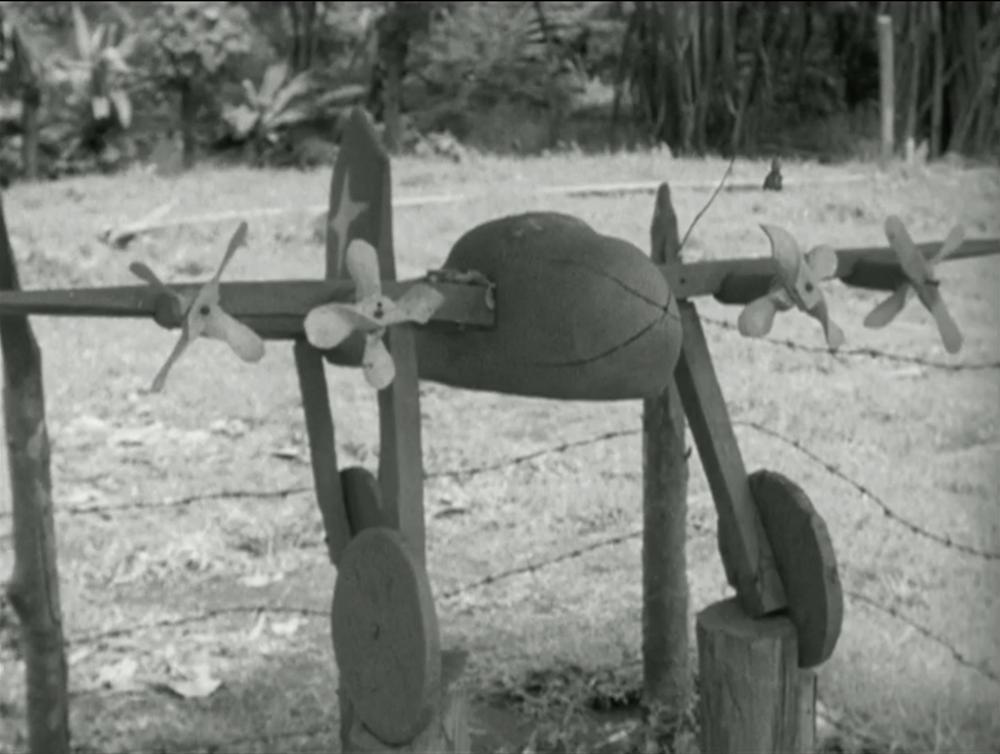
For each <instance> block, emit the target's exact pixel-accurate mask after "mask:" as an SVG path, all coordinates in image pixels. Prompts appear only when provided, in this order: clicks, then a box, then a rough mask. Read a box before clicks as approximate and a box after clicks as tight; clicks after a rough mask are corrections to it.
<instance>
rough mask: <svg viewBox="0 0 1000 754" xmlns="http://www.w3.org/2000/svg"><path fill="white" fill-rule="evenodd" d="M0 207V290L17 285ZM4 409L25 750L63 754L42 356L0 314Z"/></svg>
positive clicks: (62, 684) (23, 329)
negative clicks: (24, 704) (25, 723)
mask: <svg viewBox="0 0 1000 754" xmlns="http://www.w3.org/2000/svg"><path fill="white" fill-rule="evenodd" d="M19 287H20V286H19V283H18V276H17V266H16V265H15V262H14V252H13V250H12V249H11V247H10V238H9V237H8V236H7V224H6V222H5V221H4V217H3V204H2V202H0V289H5V290H17V289H18V288H19ZM0 341H2V347H3V373H4V374H3V377H4V389H3V404H4V423H5V426H6V430H7V433H6V442H7V461H8V464H9V468H10V491H11V501H12V512H13V525H14V572H13V574H12V575H11V578H10V581H9V583H8V584H7V597H8V599H9V600H10V604H11V606H12V607H13V608H14V611H15V612H16V613H17V617H18V620H19V621H20V623H21V638H22V641H23V642H24V660H25V673H26V676H27V683H26V687H27V688H26V691H27V694H26V696H27V707H28V751H29V752H31V754H69V697H68V694H67V689H66V687H67V673H68V670H67V666H66V651H65V648H64V645H63V631H62V609H61V607H60V603H59V571H58V568H57V567H56V539H55V522H54V520H53V515H52V477H51V471H50V468H49V436H48V430H47V428H46V425H45V393H44V390H43V385H42V354H41V351H40V350H39V348H38V341H36V340H35V335H34V333H33V332H32V331H31V325H30V324H29V323H28V318H27V317H26V316H22V317H16V316H5V317H0Z"/></svg>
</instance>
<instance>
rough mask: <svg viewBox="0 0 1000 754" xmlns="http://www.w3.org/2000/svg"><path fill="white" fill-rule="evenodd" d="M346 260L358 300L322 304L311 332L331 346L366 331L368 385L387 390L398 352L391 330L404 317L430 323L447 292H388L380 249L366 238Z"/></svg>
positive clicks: (310, 321)
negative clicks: (389, 339) (388, 337)
mask: <svg viewBox="0 0 1000 754" xmlns="http://www.w3.org/2000/svg"><path fill="white" fill-rule="evenodd" d="M346 261H347V271H348V274H350V276H351V279H352V280H353V281H354V287H355V303H353V304H342V303H330V304H323V305H322V306H317V307H316V308H315V309H313V310H312V311H310V312H309V314H307V315H306V319H305V323H304V324H305V331H306V337H307V338H308V340H309V342H310V343H311V344H312V345H313V346H314V347H316V348H319V349H322V350H328V349H330V348H335V347H336V346H338V345H339V344H340V343H342V342H343V341H344V340H345V339H346V338H347V337H348V336H349V335H350V334H351V333H352V332H355V331H359V332H363V333H364V334H365V351H364V356H363V357H362V361H361V367H362V369H363V370H364V373H365V379H366V380H367V381H368V384H369V385H371V386H372V387H374V388H375V389H376V390H382V389H384V388H386V387H388V386H389V385H390V384H391V383H392V380H393V378H394V377H395V376H396V367H395V365H394V364H393V362H392V356H391V355H390V354H389V351H388V349H387V348H386V347H385V343H383V341H382V336H383V335H384V334H385V329H386V328H387V327H389V326H390V325H399V324H402V323H404V322H416V323H418V324H426V323H427V322H428V321H429V320H430V318H431V315H432V314H434V312H435V311H436V310H437V309H438V307H440V306H441V304H443V303H444V296H442V295H441V293H440V292H438V291H437V290H436V289H435V288H433V287H432V286H430V285H426V284H424V283H418V284H416V285H414V286H413V287H411V288H409V289H408V290H407V291H406V293H404V294H403V295H402V296H401V297H400V298H399V300H398V301H393V300H392V299H391V298H388V297H387V296H384V295H383V294H382V283H381V280H380V277H379V268H378V256H377V254H376V252H375V248H374V247H373V246H372V245H371V244H369V243H367V242H366V241H363V240H361V239H357V238H356V239H354V240H353V241H351V244H350V246H348V247H347V259H346Z"/></svg>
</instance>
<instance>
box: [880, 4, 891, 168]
mask: <svg viewBox="0 0 1000 754" xmlns="http://www.w3.org/2000/svg"><path fill="white" fill-rule="evenodd" d="M877 24H878V65H879V101H880V103H881V112H882V167H883V168H884V167H886V166H887V165H888V164H889V161H890V160H891V159H892V153H893V151H894V150H895V123H896V109H895V107H896V67H895V66H896V64H895V61H894V56H893V49H892V17H891V16H888V15H880V16H879V17H878V21H877Z"/></svg>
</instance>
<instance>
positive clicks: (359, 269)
mask: <svg viewBox="0 0 1000 754" xmlns="http://www.w3.org/2000/svg"><path fill="white" fill-rule="evenodd" d="M347 272H348V274H349V275H350V276H351V280H353V281H354V289H355V300H357V301H363V300H364V299H366V298H369V297H370V296H377V295H379V294H380V293H381V292H382V279H381V273H380V272H379V268H378V254H377V253H376V251H375V247H374V246H372V245H371V244H370V243H368V242H367V241H363V240H361V239H360V238H355V239H354V240H353V241H351V244H350V246H348V247H347Z"/></svg>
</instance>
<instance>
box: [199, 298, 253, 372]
mask: <svg viewBox="0 0 1000 754" xmlns="http://www.w3.org/2000/svg"><path fill="white" fill-rule="evenodd" d="M205 335H206V336H207V337H209V338H215V339H216V340H221V341H224V342H226V343H228V344H229V347H230V348H232V349H233V351H234V352H235V353H236V355H237V356H239V357H240V358H241V359H243V361H249V362H254V361H260V360H261V358H263V356H264V341H263V340H262V339H261V337H260V336H259V335H258V334H257V333H255V332H254V331H253V330H251V329H250V328H249V327H247V326H246V325H244V324H243V323H242V322H240V321H239V320H238V319H236V318H235V317H233V316H232V315H231V314H229V313H227V312H225V311H224V310H223V309H221V308H220V307H218V306H213V307H212V308H211V310H210V311H209V313H208V315H206V316H205Z"/></svg>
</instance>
